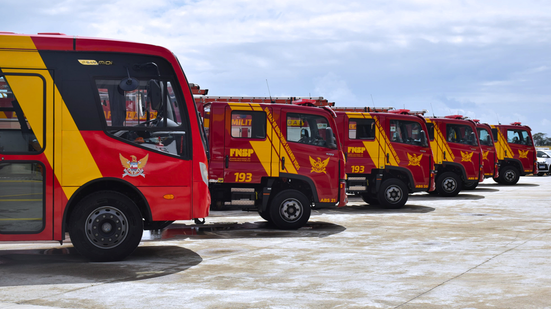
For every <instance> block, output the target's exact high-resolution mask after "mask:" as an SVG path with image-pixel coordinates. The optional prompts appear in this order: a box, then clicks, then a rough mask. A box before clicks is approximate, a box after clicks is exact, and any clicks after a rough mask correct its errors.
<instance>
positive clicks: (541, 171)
mask: <svg viewBox="0 0 551 309" xmlns="http://www.w3.org/2000/svg"><path fill="white" fill-rule="evenodd" d="M536 156H537V160H538V174H537V175H538V176H543V175H545V174H547V175H550V174H551V168H550V167H551V150H548V149H547V150H545V149H538V150H537V154H536Z"/></svg>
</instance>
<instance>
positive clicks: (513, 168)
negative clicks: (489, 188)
mask: <svg viewBox="0 0 551 309" xmlns="http://www.w3.org/2000/svg"><path fill="white" fill-rule="evenodd" d="M491 127H492V135H493V138H494V144H495V148H496V152H497V158H498V160H499V164H500V167H499V177H494V180H495V181H496V182H498V183H500V184H504V185H514V184H516V183H517V182H518V180H519V177H520V176H524V175H527V174H537V173H538V166H537V164H538V163H537V162H538V161H537V157H536V154H537V152H536V147H535V146H534V141H533V140H532V130H531V129H530V127H528V126H523V125H522V124H521V123H520V122H514V123H511V124H510V125H492V126H491Z"/></svg>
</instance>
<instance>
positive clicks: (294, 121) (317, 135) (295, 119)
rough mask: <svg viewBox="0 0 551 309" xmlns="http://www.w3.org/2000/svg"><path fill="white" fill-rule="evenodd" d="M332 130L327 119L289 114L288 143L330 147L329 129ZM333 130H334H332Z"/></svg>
mask: <svg viewBox="0 0 551 309" xmlns="http://www.w3.org/2000/svg"><path fill="white" fill-rule="evenodd" d="M328 128H331V126H330V125H329V122H328V121H327V119H326V118H325V117H322V116H317V115H308V114H294V113H289V114H287V141H288V142H295V143H301V144H309V145H315V146H322V147H328V145H329V144H331V143H332V141H329V143H328V141H327V140H326V139H327V137H328V136H327V134H326V132H327V129H328ZM331 130H333V128H331Z"/></svg>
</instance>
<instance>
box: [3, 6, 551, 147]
mask: <svg viewBox="0 0 551 309" xmlns="http://www.w3.org/2000/svg"><path fill="white" fill-rule="evenodd" d="M2 12H3V14H2V19H1V22H0V23H1V25H2V26H1V27H0V31H12V32H17V33H25V34H34V33H38V32H61V33H65V34H68V35H77V36H94V37H106V38H116V39H123V40H129V41H138V42H144V43H151V44H157V45H162V46H165V47H168V48H169V49H171V50H172V51H173V52H174V53H175V54H176V55H177V56H178V58H179V59H180V62H181V64H182V66H183V68H184V71H185V72H186V74H187V77H188V79H189V81H190V82H193V83H196V84H199V85H200V86H201V88H206V89H209V94H210V95H234V96H237V95H242V96H269V95H270V94H271V95H272V96H323V97H324V98H326V99H328V100H330V101H333V102H335V103H336V105H337V106H393V107H395V108H407V109H411V110H420V109H426V110H428V111H429V114H430V115H432V114H434V115H436V116H444V115H449V114H462V115H466V116H468V117H470V118H474V119H480V120H481V121H482V122H487V123H490V124H497V123H498V122H500V123H503V124H506V123H510V122H514V121H521V122H522V123H524V124H528V125H529V126H530V127H531V128H532V130H533V133H536V132H543V133H546V134H547V135H548V137H551V87H550V83H551V1H547V0H523V1H512V0H485V1H474V0H450V1H440V0H369V1H365V0H362V1H354V0H352V1H342V0H327V1H314V0H298V1H297V0H277V1H270V0H264V1H253V0H219V1H215V0H179V1H178V0H174V1H169V0H154V1H152V0H148V1H145V0H134V1H126V0H124V1H123V0H108V1H103V0H65V1H56V0H52V1H42V0H2ZM268 86H269V88H268ZM268 89H269V90H268Z"/></svg>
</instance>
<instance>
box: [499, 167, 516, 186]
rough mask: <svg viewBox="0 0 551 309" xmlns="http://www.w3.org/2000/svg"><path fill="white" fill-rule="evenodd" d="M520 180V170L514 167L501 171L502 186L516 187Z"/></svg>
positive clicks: (503, 168) (504, 168)
mask: <svg viewBox="0 0 551 309" xmlns="http://www.w3.org/2000/svg"><path fill="white" fill-rule="evenodd" d="M519 178H520V173H519V171H518V169H517V168H516V167H514V166H510V165H508V166H504V167H502V168H501V170H500V171H499V180H500V183H501V184H504V185H508V186H510V185H514V184H516V183H517V182H518V180H519Z"/></svg>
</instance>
